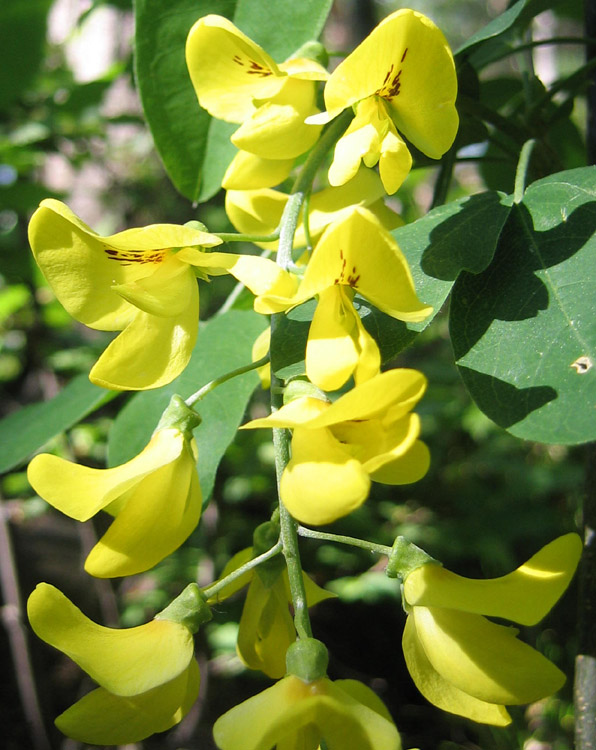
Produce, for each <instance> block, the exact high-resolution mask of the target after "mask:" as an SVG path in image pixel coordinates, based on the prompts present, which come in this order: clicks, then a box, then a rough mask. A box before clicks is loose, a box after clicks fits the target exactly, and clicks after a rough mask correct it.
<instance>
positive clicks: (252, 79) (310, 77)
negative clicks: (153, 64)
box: [186, 15, 328, 184]
mask: <svg viewBox="0 0 596 750" xmlns="http://www.w3.org/2000/svg"><path fill="white" fill-rule="evenodd" d="M186 62H187V65H188V71H189V73H190V78H191V81H192V84H193V86H194V89H195V92H196V94H197V98H198V100H199V104H200V105H201V107H203V108H204V109H206V110H207V111H208V112H209V114H210V115H212V116H213V117H216V118H217V119H220V120H225V121H226V122H232V123H241V125H240V127H239V128H238V130H236V132H235V133H234V134H233V135H232V138H231V140H232V143H234V145H236V146H237V147H238V148H239V149H241V150H242V151H244V152H249V153H250V154H252V155H254V156H256V157H258V158H259V159H260V160H261V163H260V164H259V171H260V172H261V173H262V174H268V173H269V170H272V171H273V172H274V173H275V179H276V180H277V182H279V181H280V180H279V179H278V177H279V176H280V174H281V173H279V167H280V164H279V161H280V160H281V161H282V162H285V164H282V165H281V166H282V173H284V176H285V172H286V167H287V166H288V165H289V167H290V168H291V161H290V160H293V159H294V157H296V156H299V155H300V154H303V153H304V152H305V151H308V149H310V148H311V147H312V146H313V145H314V143H315V141H316V140H317V138H318V137H319V133H320V129H321V126H320V125H309V124H307V123H305V122H304V121H305V119H306V117H308V116H309V115H312V114H315V113H317V112H319V110H318V109H317V107H316V104H315V100H316V82H317V81H324V80H326V79H327V77H328V73H327V71H326V70H325V69H324V68H323V67H322V66H321V65H319V63H317V62H316V61H315V60H311V59H309V58H306V57H296V58H291V59H289V60H286V61H285V62H283V63H280V64H279V65H278V64H276V63H275V62H274V61H273V59H272V58H271V57H270V56H269V55H268V54H267V53H266V52H265V51H264V50H263V49H262V48H261V47H259V45H258V44H255V43H254V42H253V41H252V40H251V39H249V38H248V37H247V36H246V35H245V34H243V33H242V32H241V31H240V30H239V29H238V28H236V26H234V24H233V23H232V22H231V21H228V19H227V18H223V17H222V16H218V15H208V16H204V17H203V18H201V19H199V20H198V21H197V22H196V23H195V25H194V26H193V27H192V29H191V30H190V32H189V35H188V39H187V42H186ZM278 173H279V174H278ZM282 179H283V176H282ZM266 182H268V184H277V182H269V181H268V180H266ZM261 184H262V183H261Z"/></svg>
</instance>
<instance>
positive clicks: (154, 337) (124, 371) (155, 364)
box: [89, 281, 199, 390]
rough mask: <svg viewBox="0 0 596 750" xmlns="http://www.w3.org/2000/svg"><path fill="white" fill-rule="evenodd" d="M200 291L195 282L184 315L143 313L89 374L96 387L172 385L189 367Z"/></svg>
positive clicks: (142, 388)
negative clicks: (166, 316)
mask: <svg viewBox="0 0 596 750" xmlns="http://www.w3.org/2000/svg"><path fill="white" fill-rule="evenodd" d="M198 318H199V290H198V286H197V283H196V281H195V282H193V286H192V291H191V293H190V303H189V305H188V306H187V308H186V309H185V310H184V312H183V313H181V314H180V315H178V316H176V317H172V318H162V317H158V316H156V315H151V314H150V313H145V312H142V311H139V312H137V314H136V315H135V317H134V318H133V320H132V322H131V323H130V324H129V325H128V326H127V327H126V328H125V329H124V331H122V333H121V334H120V335H119V336H117V337H116V338H115V339H114V340H113V341H112V342H111V343H110V345H109V346H108V347H107V349H106V350H105V351H104V352H103V354H102V355H101V357H100V358H99V359H98V360H97V362H96V363H95V365H94V366H93V368H92V370H91V372H90V373H89V380H91V382H92V383H95V384H96V385H101V386H103V387H104V388H111V389H113V390H147V389H148V388H159V387H160V386H162V385H166V384H167V383H170V382H171V381H172V380H174V378H176V377H177V376H178V375H180V373H181V372H182V370H184V368H185V367H186V365H187V364H188V361H189V359H190V355H191V354H192V350H193V348H194V345H195V341H196V338H197V330H198Z"/></svg>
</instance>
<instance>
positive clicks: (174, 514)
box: [27, 422, 202, 578]
mask: <svg viewBox="0 0 596 750" xmlns="http://www.w3.org/2000/svg"><path fill="white" fill-rule="evenodd" d="M195 424H196V422H195ZM27 477H28V479H29V482H30V483H31V485H32V486H33V488H34V489H35V491H36V492H37V493H38V494H39V495H40V496H41V497H43V498H44V500H46V501H47V502H48V503H50V505H52V506H53V507H54V508H57V509H58V510H59V511H61V512H62V513H64V514H66V515H67V516H70V517H71V518H75V519H76V520H77V521H86V520H88V519H89V518H91V517H92V516H94V515H95V514H96V513H98V512H99V511H100V510H104V511H106V512H107V513H109V514H110V515H112V516H114V521H113V522H112V524H111V525H110V527H109V528H108V530H107V531H106V533H105V534H104V535H103V536H102V538H101V539H100V540H99V541H98V542H97V544H96V545H95V546H94V547H93V549H92V550H91V552H90V553H89V555H88V557H87V560H86V561H85V570H86V571H87V572H88V573H90V574H91V575H93V576H96V577H98V578H110V577H114V576H129V575H134V574H135V573H140V572H142V571H144V570H148V569H149V568H152V567H153V566H154V565H156V564H157V563H158V562H159V561H160V560H162V559H163V558H164V557H166V556H167V555H169V554H171V553H172V552H173V551H174V550H175V549H177V548H178V547H179V546H180V545H181V544H182V543H183V542H184V541H185V540H186V539H187V537H188V536H189V535H190V534H191V533H192V531H193V530H194V529H195V528H196V526H197V524H198V522H199V518H200V516H201V507H202V501H201V487H200V484H199V478H198V475H197V469H196V445H195V443H194V440H193V439H192V433H191V432H190V430H184V429H179V428H177V427H167V428H165V429H158V430H157V431H156V432H155V434H154V435H153V437H152V438H151V440H150V442H149V443H148V444H147V445H146V446H145V448H144V449H143V450H142V451H141V453H139V455H138V456H135V458H133V459H131V460H130V461H128V462H127V463H125V464H122V465H121V466H116V467H114V468H112V469H94V468H91V467H87V466H81V465H79V464H75V463H71V462H70V461H66V460H65V459H63V458H59V457H58V456H52V455H50V454H47V453H44V454H41V455H38V456H35V458H34V459H33V460H32V461H31V463H30V464H29V467H28V469H27Z"/></svg>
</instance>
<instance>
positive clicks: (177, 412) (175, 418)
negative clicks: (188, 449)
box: [155, 394, 201, 440]
mask: <svg viewBox="0 0 596 750" xmlns="http://www.w3.org/2000/svg"><path fill="white" fill-rule="evenodd" d="M200 424H201V417H200V416H199V415H198V414H197V413H196V411H194V410H193V409H191V408H190V406H187V405H186V403H185V401H184V399H183V398H182V397H181V396H178V395H177V394H174V395H173V396H172V398H171V399H170V403H169V404H168V405H167V407H166V409H165V411H164V413H163V414H162V415H161V419H160V420H159V423H158V425H157V427H156V428H155V432H158V431H159V430H167V429H168V428H170V427H175V428H176V429H178V430H180V432H183V433H184V435H185V436H186V437H187V438H188V440H190V439H191V438H192V431H193V430H194V428H195V427H198V426H199V425H200Z"/></svg>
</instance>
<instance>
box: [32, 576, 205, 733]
mask: <svg viewBox="0 0 596 750" xmlns="http://www.w3.org/2000/svg"><path fill="white" fill-rule="evenodd" d="M191 585H192V584H191ZM188 594H189V592H188V591H187V592H186V593H185V592H183V594H182V595H181V597H180V598H184V597H187V596H188ZM27 613H28V616H29V622H30V623H31V627H32V628H33V630H34V631H35V633H36V634H37V635H38V636H39V637H40V638H41V639H42V640H44V641H46V643H49V644H50V645H51V646H54V648H57V649H59V650H60V651H63V652H64V653H65V654H66V655H67V656H69V657H70V658H71V659H72V660H73V661H75V662H76V663H77V664H78V665H79V666H80V667H81V668H82V669H84V670H85V672H87V674H89V676H90V677H91V678H92V679H93V680H95V682H97V683H98V685H99V686H100V687H98V688H97V689H95V690H93V691H92V692H91V693H89V694H87V695H85V696H84V697H83V698H81V700H79V701H78V702H77V703H75V704H74V705H73V706H71V707H70V708H68V709H67V710H66V711H65V712H64V713H62V714H60V716H58V718H57V719H56V726H57V727H58V729H60V731H61V732H63V733H64V734H66V735H67V736H68V737H72V738H73V739H75V740H78V741H79V742H88V743H91V744H95V745H124V744H128V743H132V742H138V741H140V740H142V739H144V738H145V737H148V736H149V735H151V734H154V733H155V732H163V731H165V730H166V729H169V728H170V727H172V726H174V724H177V723H178V722H179V721H180V720H181V719H182V718H183V717H184V716H185V714H186V713H188V711H189V709H190V707H191V706H192V704H193V703H194V701H195V700H196V698H197V695H198V692H199V679H200V677H199V668H198V666H197V663H196V661H195V659H194V658H193V652H194V646H193V633H194V632H196V630H197V629H198V624H200V620H199V621H198V624H196V626H195V625H194V624H190V622H187V623H186V624H183V623H182V622H179V621H174V620H172V619H169V618H168V617H167V610H165V611H164V612H163V613H162V615H164V617H160V615H158V617H157V618H156V619H154V620H152V621H151V622H148V623H146V624H144V625H140V626H138V627H134V628H125V629H116V628H107V627H103V626H102V625H98V624H97V623H95V622H93V621H92V620H90V619H89V618H88V617H86V616H85V615H84V614H83V613H82V612H81V610H80V609H78V607H76V606H75V605H74V604H73V603H72V602H71V601H70V600H69V599H67V598H66V596H64V594H62V593H61V592H60V591H59V590H58V589H56V588H55V587H54V586H51V585H49V584H47V583H40V584H38V586H37V587H36V588H35V590H34V591H33V593H32V594H31V596H30V597H29V601H28V602H27ZM205 619H208V618H205ZM203 621H205V620H203Z"/></svg>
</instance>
